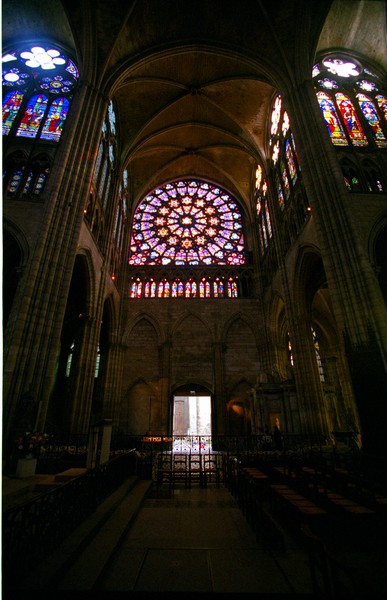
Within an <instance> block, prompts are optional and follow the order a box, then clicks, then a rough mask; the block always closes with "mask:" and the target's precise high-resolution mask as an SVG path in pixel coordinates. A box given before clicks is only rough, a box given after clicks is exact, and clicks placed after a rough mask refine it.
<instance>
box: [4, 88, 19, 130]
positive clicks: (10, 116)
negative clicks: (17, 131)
mask: <svg viewBox="0 0 387 600" xmlns="http://www.w3.org/2000/svg"><path fill="white" fill-rule="evenodd" d="M22 100H23V92H21V91H20V90H14V91H12V92H8V94H6V96H5V98H4V100H3V135H8V133H9V130H10V129H11V127H12V123H13V122H14V120H15V117H16V115H17V114H18V112H19V109H20V105H21V103H22Z"/></svg>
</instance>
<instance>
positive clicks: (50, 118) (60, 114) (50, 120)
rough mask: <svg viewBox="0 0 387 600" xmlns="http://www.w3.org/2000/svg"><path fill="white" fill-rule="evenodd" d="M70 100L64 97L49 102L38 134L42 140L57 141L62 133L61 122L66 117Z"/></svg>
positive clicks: (62, 122)
mask: <svg viewBox="0 0 387 600" xmlns="http://www.w3.org/2000/svg"><path fill="white" fill-rule="evenodd" d="M69 107H70V102H69V101H68V100H67V99H66V98H58V99H57V100H54V102H53V103H52V104H51V106H50V108H49V111H48V115H47V117H46V120H45V122H44V125H43V129H42V133H41V135H40V137H41V139H42V140H52V141H54V142H58V141H59V139H60V136H61V135H62V130H63V124H64V122H65V120H66V118H67V113H68V110H69Z"/></svg>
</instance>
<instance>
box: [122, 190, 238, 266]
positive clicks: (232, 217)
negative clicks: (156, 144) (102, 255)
mask: <svg viewBox="0 0 387 600" xmlns="http://www.w3.org/2000/svg"><path fill="white" fill-rule="evenodd" d="M244 263H245V252H244V237H243V228H242V216H241V212H240V210H239V207H238V204H237V202H236V201H235V200H234V199H233V198H232V197H231V196H230V195H229V194H228V193H227V192H225V190H223V189H221V188H219V187H217V186H215V185H211V184H209V183H206V182H204V181H198V180H186V181H175V182H172V183H169V184H166V185H164V186H161V187H159V188H156V189H155V190H153V191H152V192H151V193H150V194H148V195H147V196H146V197H145V198H143V200H142V201H141V202H140V204H139V205H138V207H137V209H136V211H135V214H134V217H133V225H132V236H131V241H130V255H129V264H130V265H194V266H197V265H243V264H244Z"/></svg>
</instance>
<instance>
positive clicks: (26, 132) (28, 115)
mask: <svg viewBox="0 0 387 600" xmlns="http://www.w3.org/2000/svg"><path fill="white" fill-rule="evenodd" d="M47 102H48V99H47V96H44V95H43V94H37V95H36V96H32V98H30V100H29V102H28V104H27V107H26V109H25V110H24V113H23V116H22V119H21V121H20V125H19V128H18V130H17V132H16V135H17V136H22V137H31V138H34V137H35V136H36V134H37V132H38V129H39V126H40V122H41V120H42V119H43V116H44V113H45V110H46V107H47Z"/></svg>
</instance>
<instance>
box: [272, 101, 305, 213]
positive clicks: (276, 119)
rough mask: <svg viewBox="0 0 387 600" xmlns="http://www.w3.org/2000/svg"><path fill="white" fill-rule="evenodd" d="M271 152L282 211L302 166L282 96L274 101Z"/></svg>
mask: <svg viewBox="0 0 387 600" xmlns="http://www.w3.org/2000/svg"><path fill="white" fill-rule="evenodd" d="M270 125H271V126H270V149H271V150H270V152H271V160H272V165H273V169H274V183H275V189H276V193H277V199H278V204H279V207H280V209H281V210H284V209H285V206H286V204H287V203H288V202H289V200H290V197H291V195H292V192H293V189H294V187H295V185H296V182H297V180H298V178H299V173H300V166H299V162H298V156H297V151H296V146H295V143H294V138H293V135H292V132H291V129H290V119H289V115H288V113H287V111H286V110H285V108H284V106H283V102H282V97H281V95H280V94H278V95H277V97H276V98H275V100H274V103H273V108H272V113H271V122H270Z"/></svg>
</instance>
